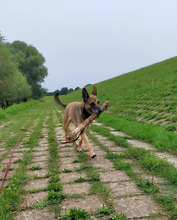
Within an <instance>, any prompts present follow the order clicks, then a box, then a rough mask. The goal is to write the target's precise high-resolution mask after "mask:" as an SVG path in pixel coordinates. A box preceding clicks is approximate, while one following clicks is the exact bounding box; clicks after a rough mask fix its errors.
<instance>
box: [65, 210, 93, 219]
mask: <svg viewBox="0 0 177 220" xmlns="http://www.w3.org/2000/svg"><path fill="white" fill-rule="evenodd" d="M62 219H63V220H73V219H75V220H80V219H90V216H89V214H88V212H86V211H85V210H83V209H76V208H72V209H68V210H66V214H65V215H64V216H62Z"/></svg>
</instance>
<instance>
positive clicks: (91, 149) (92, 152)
mask: <svg viewBox="0 0 177 220" xmlns="http://www.w3.org/2000/svg"><path fill="white" fill-rule="evenodd" d="M81 138H82V140H83V141H84V143H85V145H86V147H87V149H88V151H89V154H90V156H91V157H92V158H94V157H96V154H95V152H94V151H93V148H92V146H91V145H90V143H89V141H88V138H87V136H86V134H85V133H83V134H81Z"/></svg>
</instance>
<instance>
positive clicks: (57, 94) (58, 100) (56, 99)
mask: <svg viewBox="0 0 177 220" xmlns="http://www.w3.org/2000/svg"><path fill="white" fill-rule="evenodd" d="M58 96H59V91H58V90H56V91H55V92H54V100H55V101H56V103H57V104H58V105H59V106H60V107H62V108H64V109H65V108H66V106H67V105H65V104H63V103H61V101H60V99H59V97H58Z"/></svg>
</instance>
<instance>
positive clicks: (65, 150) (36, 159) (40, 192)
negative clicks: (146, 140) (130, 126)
mask: <svg viewBox="0 0 177 220" xmlns="http://www.w3.org/2000/svg"><path fill="white" fill-rule="evenodd" d="M47 120H48V119H47V118H46V120H45V122H44V128H43V130H42V132H43V133H44V134H46V135H48V129H47V128H46V127H45V125H46V123H47ZM54 121H55V123H56V125H57V127H56V128H55V132H56V137H57V139H59V140H61V139H64V133H63V129H62V126H61V124H60V123H59V122H58V120H57V117H56V115H55V116H54ZM92 135H94V136H95V137H96V138H98V140H99V141H100V142H102V143H103V144H104V145H105V146H106V147H108V148H109V151H111V152H113V153H121V152H123V151H124V148H121V147H116V146H115V145H114V143H113V142H111V141H108V140H107V139H106V138H104V137H102V136H100V135H98V134H95V133H92ZM92 145H93V148H94V151H95V152H96V154H97V157H96V158H94V159H89V162H88V163H89V164H90V166H91V167H92V168H93V170H96V171H97V172H98V174H99V178H100V182H101V183H102V184H103V185H104V186H105V187H106V189H108V190H109V191H110V197H109V198H107V201H105V198H104V196H103V197H102V196H99V195H98V194H94V193H92V192H91V188H92V186H93V185H94V182H92V181H90V179H89V176H88V175H87V172H84V171H80V172H78V169H79V168H81V167H82V165H83V161H82V162H81V161H79V160H78V152H76V147H75V145H72V144H71V145H66V146H65V145H60V144H59V145H58V154H59V164H56V166H57V167H58V168H59V171H60V174H59V178H60V183H61V184H62V186H63V191H64V193H65V194H66V197H65V199H64V200H62V202H61V203H60V204H59V205H58V206H59V207H60V209H61V211H60V214H59V215H60V216H61V215H64V214H65V213H66V210H68V209H70V208H77V209H84V210H86V211H87V212H88V213H89V214H90V215H91V219H100V218H98V217H96V211H97V210H98V209H99V208H101V207H103V206H106V204H107V203H108V202H111V204H112V208H113V210H114V212H115V213H117V214H124V215H125V216H126V217H127V218H128V219H142V220H145V219H154V220H167V219H168V217H167V216H166V213H165V212H164V210H162V208H161V207H159V206H158V205H157V204H156V203H155V202H154V200H153V199H152V198H151V196H149V195H147V194H145V193H143V192H142V191H141V190H140V189H138V188H137V186H136V184H135V183H134V182H133V181H132V180H131V179H130V177H129V176H127V174H126V173H125V172H124V171H121V170H116V169H115V168H114V166H113V164H112V163H111V162H110V161H109V160H108V159H105V155H106V152H105V151H104V150H103V149H102V148H100V147H99V146H97V145H96V144H95V143H92ZM21 149H25V148H21ZM22 151H23V150H22ZM18 152H19V153H20V151H18ZM84 152H85V153H87V151H84ZM32 155H33V160H32V162H31V164H30V165H29V167H28V169H29V170H28V173H27V175H28V181H27V182H26V184H25V186H24V190H26V192H27V194H26V197H25V199H24V202H23V204H22V207H23V210H22V211H21V212H19V214H18V215H17V216H16V219H17V220H27V219H28V220H43V219H48V220H53V219H57V218H58V219H60V217H58V216H56V213H55V214H54V212H49V210H48V209H47V207H45V208H43V209H39V207H38V208H34V204H36V203H38V204H39V203H40V204H42V202H43V201H46V200H47V195H48V192H47V191H46V189H47V187H48V185H49V178H48V177H47V173H48V171H49V169H48V164H49V160H50V156H49V142H48V140H46V139H45V138H42V139H40V142H39V143H38V146H36V147H35V148H34V151H33V152H32ZM131 162H132V161H131ZM36 166H39V167H40V169H39V170H32V169H31V168H32V167H36ZM36 177H37V178H36ZM79 178H83V179H85V181H84V182H78V183H76V180H78V179H79ZM158 216H161V217H158ZM101 219H107V217H102V218H101Z"/></svg>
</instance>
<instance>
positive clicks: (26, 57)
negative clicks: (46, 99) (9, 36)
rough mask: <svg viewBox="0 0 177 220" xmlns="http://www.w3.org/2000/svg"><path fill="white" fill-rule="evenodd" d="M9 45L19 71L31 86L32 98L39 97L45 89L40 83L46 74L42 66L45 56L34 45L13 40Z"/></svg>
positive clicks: (45, 69)
mask: <svg viewBox="0 0 177 220" xmlns="http://www.w3.org/2000/svg"><path fill="white" fill-rule="evenodd" d="M9 46H10V48H11V51H12V53H13V54H14V56H15V59H16V61H17V62H18V68H19V70H20V72H22V73H23V75H24V76H26V79H27V82H28V84H30V85H31V86H32V93H33V98H36V99H37V98H39V97H41V96H42V95H43V93H44V91H45V89H44V88H42V87H41V85H40V84H41V83H42V82H43V81H44V78H45V77H46V76H47V75H48V73H47V68H46V67H45V66H44V63H45V58H44V57H43V56H42V54H40V53H39V52H38V50H37V49H36V48H35V47H33V46H31V45H27V44H26V43H25V42H22V41H14V42H13V43H12V44H9Z"/></svg>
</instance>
